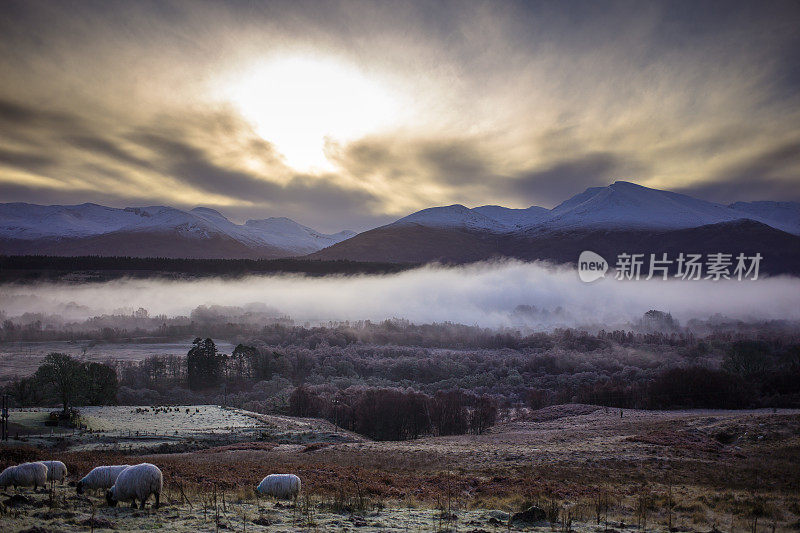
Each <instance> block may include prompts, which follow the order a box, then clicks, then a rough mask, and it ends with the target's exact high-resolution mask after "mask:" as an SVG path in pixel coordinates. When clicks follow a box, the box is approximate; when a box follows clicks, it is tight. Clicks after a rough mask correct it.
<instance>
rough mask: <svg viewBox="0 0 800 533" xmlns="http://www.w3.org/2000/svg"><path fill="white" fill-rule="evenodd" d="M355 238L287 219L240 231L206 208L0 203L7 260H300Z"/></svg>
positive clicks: (0, 239)
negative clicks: (77, 257)
mask: <svg viewBox="0 0 800 533" xmlns="http://www.w3.org/2000/svg"><path fill="white" fill-rule="evenodd" d="M353 235H355V233H354V232H352V231H341V232H339V233H336V234H333V235H327V234H324V233H321V232H319V231H316V230H314V229H311V228H309V227H306V226H303V225H301V224H298V223H297V222H295V221H293V220H291V219H288V218H284V217H277V218H275V217H274V218H266V219H263V220H248V221H247V222H245V223H244V224H236V223H234V222H231V221H230V220H228V219H227V218H225V217H224V216H223V215H222V214H221V213H219V212H218V211H215V210H214V209H209V208H207V207H196V208H194V209H192V210H191V211H181V210H180V209H175V208H173V207H164V206H154V207H126V208H124V209H116V208H112V207H105V206H102V205H97V204H81V205H48V206H44V205H35V204H24V203H9V204H0V251H2V253H3V254H5V255H11V254H41V255H105V256H112V255H116V256H130V257H188V258H278V257H296V256H302V255H306V254H308V253H311V252H314V251H317V250H320V249H322V248H325V247H327V246H331V245H332V244H336V243H337V242H339V241H342V240H344V239H348V238H350V237H352V236H353Z"/></svg>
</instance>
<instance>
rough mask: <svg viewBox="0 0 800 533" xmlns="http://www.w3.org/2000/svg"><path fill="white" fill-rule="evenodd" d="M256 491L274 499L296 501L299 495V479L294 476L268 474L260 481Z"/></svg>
mask: <svg viewBox="0 0 800 533" xmlns="http://www.w3.org/2000/svg"><path fill="white" fill-rule="evenodd" d="M256 491H257V492H259V493H260V494H265V495H267V496H274V497H275V498H287V499H293V500H297V495H298V494H300V478H299V477H297V476H296V475H294V474H270V475H268V476H267V477H265V478H264V479H262V480H261V483H259V484H258V486H257V487H256Z"/></svg>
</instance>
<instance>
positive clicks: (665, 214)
mask: <svg viewBox="0 0 800 533" xmlns="http://www.w3.org/2000/svg"><path fill="white" fill-rule="evenodd" d="M740 219H750V220H755V221H758V222H761V223H763V224H767V225H768V226H772V227H774V228H777V229H780V230H782V231H786V232H789V233H794V234H800V204H799V203H796V202H749V203H747V202H737V203H735V204H731V205H729V206H728V205H722V204H717V203H713V202H707V201H705V200H699V199H697V198H692V197H691V196H687V195H684V194H679V193H674V192H670V191H661V190H658V189H650V188H648V187H643V186H641V185H636V184H634V183H629V182H626V181H616V182H614V183H613V184H611V185H609V186H608V187H591V188H589V189H586V190H585V191H584V192H582V193H580V194H577V195H575V196H573V197H572V198H570V199H568V200H566V201H564V202H563V203H561V204H559V205H557V206H556V207H554V208H553V209H545V208H543V207H538V206H531V207H529V208H527V209H509V208H507V207H501V206H496V205H485V206H481V207H475V208H473V209H470V208H467V207H464V206H463V205H458V204H457V205H451V206H446V207H432V208H428V209H423V210H422V211H417V212H416V213H412V214H410V215H408V216H406V217H403V218H401V219H400V220H398V221H396V222H394V223H393V224H391V225H398V226H399V225H409V224H418V225H421V226H427V227H435V228H453V229H456V228H460V229H470V230H477V231H489V232H494V233H515V232H518V231H523V230H525V231H527V232H538V233H540V232H548V231H565V230H566V231H569V230H574V229H685V228H696V227H699V226H705V225H708V224H718V223H721V222H732V221H734V220H740Z"/></svg>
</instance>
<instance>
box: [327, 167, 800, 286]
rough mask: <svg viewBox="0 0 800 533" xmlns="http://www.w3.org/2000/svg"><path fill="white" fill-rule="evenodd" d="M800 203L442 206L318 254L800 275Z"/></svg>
mask: <svg viewBox="0 0 800 533" xmlns="http://www.w3.org/2000/svg"><path fill="white" fill-rule="evenodd" d="M798 235H800V203H796V202H750V203H745V202H739V203H735V204H731V205H722V204H717V203H714V202H707V201H705V200H699V199H697V198H692V197H691V196H687V195H684V194H678V193H673V192H669V191H660V190H657V189H650V188H647V187H643V186H641V185H636V184H633V183H629V182H625V181H617V182H615V183H613V184H611V185H609V186H607V187H591V188H589V189H586V190H585V191H583V192H582V193H580V194H577V195H575V196H573V197H572V198H570V199H568V200H566V201H565V202H563V203H561V204H559V205H558V206H556V207H554V208H553V209H545V208H542V207H536V206H533V207H529V208H528V209H508V208H505V207H500V206H491V205H487V206H482V207H475V208H472V209H469V208H467V207H464V206H463V205H451V206H446V207H433V208H429V209H423V210H422V211H418V212H416V213H412V214H411V215H408V216H406V217H404V218H401V219H400V220H398V221H396V222H393V223H391V224H388V225H386V226H382V227H380V228H375V229H373V230H370V231H365V232H363V233H360V234H358V235H356V236H355V237H353V238H351V239H348V240H346V241H344V242H341V243H338V244H335V245H333V246H331V247H329V248H325V249H323V250H320V251H319V252H315V253H313V254H311V257H313V258H316V259H350V260H355V261H391V262H405V263H424V262H430V261H443V262H469V261H477V260H481V259H488V258H492V257H516V258H519V259H524V260H537V259H540V260H546V261H553V262H556V263H564V262H570V261H575V260H576V259H577V257H578V254H580V252H581V251H582V250H594V251H596V252H598V253H601V255H603V254H605V255H603V256H604V257H613V256H614V254H616V253H620V252H637V251H638V252H641V253H656V252H659V251H661V252H662V253H663V252H668V253H677V252H680V251H693V253H715V252H729V253H739V252H743V253H744V252H747V253H761V254H762V256H764V257H765V264H766V265H767V266H766V267H765V268H767V269H769V270H771V271H772V272H773V273H787V272H790V273H800V237H798Z"/></svg>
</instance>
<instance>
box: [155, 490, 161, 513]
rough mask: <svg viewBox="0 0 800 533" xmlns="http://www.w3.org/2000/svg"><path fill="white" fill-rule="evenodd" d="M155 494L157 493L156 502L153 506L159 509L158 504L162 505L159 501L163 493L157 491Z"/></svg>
mask: <svg viewBox="0 0 800 533" xmlns="http://www.w3.org/2000/svg"><path fill="white" fill-rule="evenodd" d="M154 494H155V495H156V503H155V505H154V506H153V508H154V509H158V506H159V505H160V503H159V502H160V500H161V493H160V492H155V493H154Z"/></svg>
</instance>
